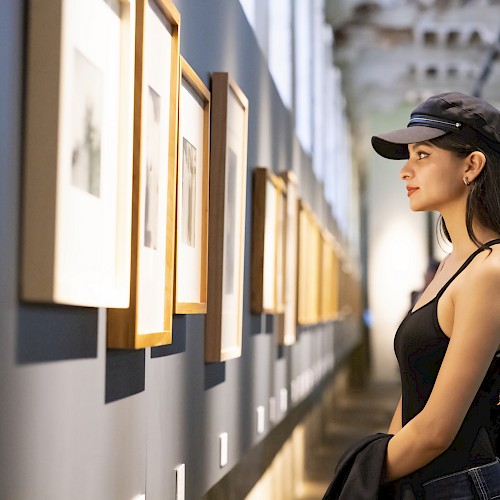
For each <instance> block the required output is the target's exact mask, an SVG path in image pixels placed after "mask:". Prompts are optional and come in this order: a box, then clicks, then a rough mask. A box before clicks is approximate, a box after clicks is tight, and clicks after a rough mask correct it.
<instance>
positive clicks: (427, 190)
mask: <svg viewBox="0 0 500 500" xmlns="http://www.w3.org/2000/svg"><path fill="white" fill-rule="evenodd" d="M408 151H409V159H408V161H407V162H406V164H405V166H404V167H403V168H402V169H401V172H400V177H401V179H402V180H403V181H405V182H406V189H407V193H408V197H409V199H410V208H411V209H412V210H413V211H416V212H419V211H430V210H436V211H439V212H441V213H442V211H443V210H444V209H445V208H446V207H447V206H448V205H451V204H456V203H457V202H460V201H465V199H466V197H467V187H466V186H465V184H464V182H463V178H464V175H465V171H466V163H465V161H464V160H463V159H461V158H459V157H457V156H456V155H454V154H453V153H452V152H451V151H447V150H445V149H440V148H438V147H437V146H434V145H433V144H432V143H430V142H419V143H416V144H409V145H408Z"/></svg>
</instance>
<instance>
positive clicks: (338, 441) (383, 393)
mask: <svg viewBox="0 0 500 500" xmlns="http://www.w3.org/2000/svg"><path fill="white" fill-rule="evenodd" d="M400 394H401V393H400V387H399V384H397V383H394V384H389V383H386V384H373V383H372V384H370V385H368V386H367V387H366V388H364V389H363V390H357V391H353V390H350V391H347V392H345V393H344V394H342V395H340V396H339V398H338V399H337V400H336V402H335V407H334V410H333V411H332V414H331V417H330V420H329V421H328V422H326V423H325V426H324V429H325V433H324V436H323V437H322V440H321V443H320V445H319V446H316V447H314V449H313V450H312V452H311V453H310V454H309V456H308V459H307V460H306V462H305V467H304V468H305V470H304V476H303V477H304V480H303V482H302V485H301V487H299V488H298V490H299V491H297V493H296V496H295V499H294V500H321V498H322V496H323V494H324V492H325V491H326V489H327V487H328V484H329V483H330V480H331V478H332V473H333V470H334V468H335V465H336V463H337V461H338V459H339V457H340V456H341V455H342V453H343V452H344V451H345V450H346V449H347V448H348V447H349V446H350V445H351V444H352V443H354V442H355V441H356V440H358V439H360V438H361V437H363V436H365V435H367V434H373V433H375V432H386V431H387V429H388V427H389V424H390V421H391V419H392V414H393V412H394V409H395V408H396V405H397V402H398V400H399V397H400Z"/></svg>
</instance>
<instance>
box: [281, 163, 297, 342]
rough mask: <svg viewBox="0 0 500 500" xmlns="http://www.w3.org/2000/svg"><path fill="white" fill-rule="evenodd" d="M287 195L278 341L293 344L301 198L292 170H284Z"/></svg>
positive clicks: (295, 321) (295, 337) (295, 327)
mask: <svg viewBox="0 0 500 500" xmlns="http://www.w3.org/2000/svg"><path fill="white" fill-rule="evenodd" d="M281 178H282V179H283V180H284V182H285V190H284V196H285V197H286V201H285V204H286V209H285V214H286V220H285V245H284V252H283V253H284V257H283V258H284V279H283V288H284V291H285V308H284V311H283V314H280V315H279V316H278V342H279V343H280V344H281V345H292V344H294V343H295V341H296V340H297V282H298V238H299V199H298V182H297V176H296V175H295V173H294V172H293V171H291V170H288V171H286V172H283V173H282V174H281Z"/></svg>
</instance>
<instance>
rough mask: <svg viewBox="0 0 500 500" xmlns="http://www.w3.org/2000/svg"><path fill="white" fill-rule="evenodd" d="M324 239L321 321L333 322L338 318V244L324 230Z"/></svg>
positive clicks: (322, 237)
mask: <svg viewBox="0 0 500 500" xmlns="http://www.w3.org/2000/svg"><path fill="white" fill-rule="evenodd" d="M321 239H322V258H321V267H322V272H321V274H320V283H321V285H320V291H321V299H320V319H321V321H333V320H335V319H336V318H337V316H338V292H339V291H338V289H339V276H338V258H337V254H336V243H335V239H334V237H333V235H332V234H331V233H330V232H329V231H327V230H324V231H323V232H322V235H321Z"/></svg>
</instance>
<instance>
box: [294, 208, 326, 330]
mask: <svg viewBox="0 0 500 500" xmlns="http://www.w3.org/2000/svg"><path fill="white" fill-rule="evenodd" d="M320 231H321V229H320V225H319V223H318V221H317V219H316V217H315V216H314V213H313V212H312V210H311V208H310V207H309V205H308V204H307V203H306V202H304V201H303V200H300V202H299V256H298V273H297V274H298V295H297V302H298V305H297V322H298V324H300V325H302V326H310V325H314V324H316V323H318V322H319V321H320V311H319V308H320V305H319V288H320V283H319V280H320V273H321V268H320V266H319V262H320V258H321V253H320V251H321V246H320V238H321V233H320Z"/></svg>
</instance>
